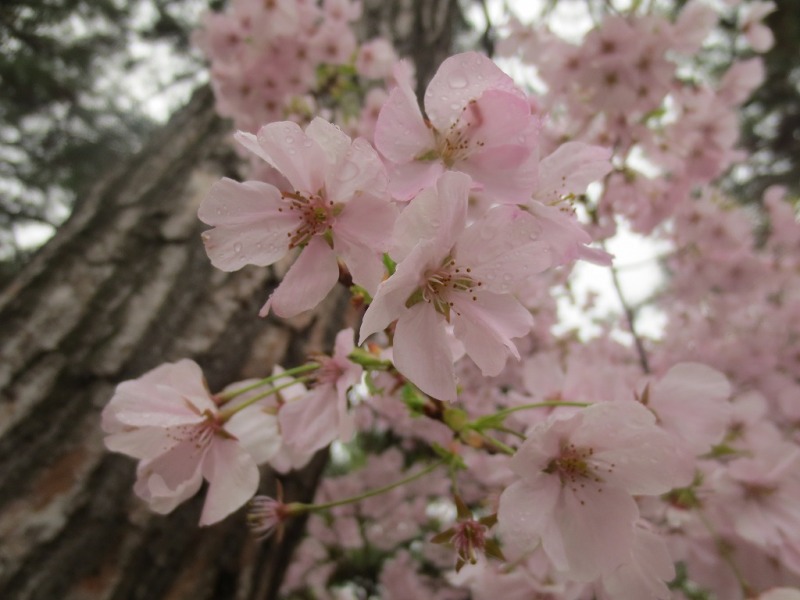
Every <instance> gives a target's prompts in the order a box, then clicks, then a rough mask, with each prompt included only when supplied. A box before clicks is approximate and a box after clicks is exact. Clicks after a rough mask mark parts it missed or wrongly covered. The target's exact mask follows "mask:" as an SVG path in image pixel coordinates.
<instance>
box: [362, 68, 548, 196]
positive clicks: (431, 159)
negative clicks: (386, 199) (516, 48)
mask: <svg viewBox="0 0 800 600" xmlns="http://www.w3.org/2000/svg"><path fill="white" fill-rule="evenodd" d="M395 79H396V81H397V87H396V88H395V89H394V90H392V92H391V94H390V96H389V100H388V101H387V102H386V104H385V106H384V107H383V110H381V114H380V116H379V117H378V123H377V125H376V128H375V146H376V147H377V148H378V150H379V151H380V153H381V154H382V155H383V156H384V157H385V158H386V159H387V160H388V161H389V163H391V165H392V166H393V169H394V172H393V177H392V181H391V191H392V194H393V195H394V196H395V197H396V198H398V199H400V200H410V199H411V198H413V197H414V196H415V195H416V194H417V192H419V191H420V190H421V189H423V188H425V187H428V186H430V185H432V184H433V183H434V181H436V178H437V177H438V176H439V175H440V174H441V173H442V172H444V171H445V170H446V169H452V170H456V171H463V172H464V173H467V174H469V175H470V176H471V177H472V179H473V181H474V182H475V185H476V187H477V188H478V189H480V190H482V191H483V192H484V193H485V194H486V195H487V196H489V197H490V199H492V200H495V201H498V202H509V203H514V202H519V203H523V202H525V201H526V200H527V199H528V198H529V197H530V193H531V190H532V189H533V187H534V185H535V183H536V175H537V170H536V163H537V158H538V155H537V140H538V123H537V121H536V120H535V119H534V118H533V117H532V116H531V110H530V105H529V103H528V99H527V97H526V96H525V94H524V93H523V92H522V91H521V90H520V89H519V88H518V87H517V86H516V85H515V84H514V82H513V81H512V79H511V78H510V77H509V76H508V75H506V74H505V73H503V72H502V71H501V70H500V69H499V68H498V67H497V65H495V64H494V63H493V62H492V61H491V60H490V59H488V58H486V57H485V56H482V55H480V54H477V53H475V52H466V53H463V54H457V55H455V56H451V57H450V58H448V59H447V60H445V61H444V62H443V63H442V65H441V66H440V67H439V70H438V71H437V72H436V74H435V75H434V76H433V79H432V80H431V82H430V84H429V85H428V89H427V90H426V92H425V112H426V113H427V117H428V118H427V120H426V119H424V118H423V116H422V113H421V112H420V110H419V106H418V104H417V98H416V95H415V94H414V91H413V89H412V85H411V77H410V73H409V71H408V68H407V66H401V67H400V68H397V69H396V70H395Z"/></svg>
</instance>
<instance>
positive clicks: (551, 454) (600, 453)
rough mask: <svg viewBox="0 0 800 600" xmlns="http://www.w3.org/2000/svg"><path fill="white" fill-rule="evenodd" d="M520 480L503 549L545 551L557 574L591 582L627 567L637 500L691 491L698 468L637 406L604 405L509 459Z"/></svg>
mask: <svg viewBox="0 0 800 600" xmlns="http://www.w3.org/2000/svg"><path fill="white" fill-rule="evenodd" d="M511 468H512V470H513V471H514V472H515V473H516V474H517V475H518V476H519V477H520V479H519V481H517V482H515V483H514V484H512V485H511V486H509V487H508V488H506V490H505V491H504V492H503V494H502V496H501V497H500V507H499V509H498V513H497V517H498V526H499V532H500V535H501V537H502V539H503V542H504V548H507V549H508V550H509V552H511V551H513V553H514V554H517V555H519V554H523V553H525V552H528V551H531V550H533V549H534V548H536V546H537V545H539V544H542V547H543V548H544V551H545V552H546V553H547V556H548V557H549V558H550V560H552V561H553V564H554V565H555V567H556V568H557V569H559V570H562V571H565V572H567V573H568V574H569V577H570V578H571V579H575V580H579V581H591V580H593V579H596V578H597V577H599V576H602V575H606V574H608V573H610V572H611V571H612V570H613V569H615V568H617V567H619V566H620V565H621V564H623V563H624V562H625V561H626V560H627V559H628V556H629V555H630V552H631V549H632V545H633V543H634V527H633V526H634V524H635V523H636V521H637V519H638V517H639V511H638V509H637V506H636V502H635V501H634V498H633V496H634V495H655V494H662V493H664V492H667V491H669V490H670V489H672V488H673V487H680V486H683V485H686V484H688V483H689V482H690V481H691V477H692V461H691V459H690V457H689V456H688V455H686V454H684V453H683V452H682V451H681V450H680V449H679V447H678V444H677V443H676V440H675V439H674V438H672V437H671V436H670V435H669V434H667V433H666V432H664V431H663V430H661V429H659V428H658V427H657V426H656V423H655V417H654V416H653V414H652V413H650V412H649V411H648V410H647V409H645V408H644V407H642V406H641V405H640V404H638V403H635V402H611V403H600V404H596V405H593V406H590V407H589V408H586V409H584V410H581V411H579V412H576V413H575V414H573V415H572V416H570V417H567V418H551V419H549V420H548V421H547V422H545V423H542V424H540V425H537V426H536V427H534V428H533V430H532V431H531V432H530V433H529V434H528V436H527V440H526V441H525V443H523V444H522V446H520V448H519V449H518V450H517V453H516V454H515V455H514V457H513V458H512V459H511Z"/></svg>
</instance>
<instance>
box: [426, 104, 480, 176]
mask: <svg viewBox="0 0 800 600" xmlns="http://www.w3.org/2000/svg"><path fill="white" fill-rule="evenodd" d="M482 123H483V115H481V112H480V109H479V108H478V104H477V102H475V101H474V100H473V101H472V102H470V103H469V104H467V106H465V107H464V111H463V112H462V113H461V115H460V116H459V117H458V119H456V121H455V122H454V123H453V124H452V125H450V127H449V128H448V129H447V131H446V132H444V133H442V132H439V131H437V130H435V129H434V135H435V137H436V150H437V152H438V153H439V156H440V157H441V159H442V162H444V164H445V165H447V167H448V168H450V167H452V166H453V165H454V164H456V163H457V162H460V161H463V160H466V159H468V158H469V157H470V155H471V154H472V153H473V152H474V151H475V150H477V149H480V148H481V147H483V146H484V145H485V142H483V141H481V140H476V139H474V137H475V129H476V128H478V127H480V125H481V124H482Z"/></svg>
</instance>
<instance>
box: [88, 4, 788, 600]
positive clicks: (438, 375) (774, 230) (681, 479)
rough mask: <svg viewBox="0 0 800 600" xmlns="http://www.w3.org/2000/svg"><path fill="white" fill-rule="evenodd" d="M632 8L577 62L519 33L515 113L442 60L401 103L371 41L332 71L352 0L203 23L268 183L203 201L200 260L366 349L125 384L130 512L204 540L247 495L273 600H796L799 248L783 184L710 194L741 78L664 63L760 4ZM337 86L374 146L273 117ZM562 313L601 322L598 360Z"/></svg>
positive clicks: (345, 46) (319, 120) (524, 29)
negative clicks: (274, 579)
mask: <svg viewBox="0 0 800 600" xmlns="http://www.w3.org/2000/svg"><path fill="white" fill-rule="evenodd" d="M607 4H608V6H613V5H614V3H607ZM657 5H658V3H639V2H634V3H631V6H630V7H629V8H627V9H625V10H624V11H610V12H609V13H608V14H605V16H604V17H603V18H599V17H597V15H595V17H596V22H595V24H594V25H593V26H592V28H591V29H590V30H589V31H588V32H587V33H586V35H585V36H584V37H583V39H582V40H581V41H580V42H576V41H575V40H572V41H566V40H564V39H561V38H560V37H558V36H557V35H556V34H555V33H553V30H552V29H549V28H547V27H531V26H524V25H522V24H521V23H520V22H519V21H512V22H510V23H509V26H508V30H509V33H508V35H507V36H506V38H505V39H504V40H502V41H501V43H500V44H499V49H500V51H501V52H502V53H503V54H505V55H509V56H510V55H516V56H519V57H521V60H522V61H523V63H525V64H527V65H529V66H532V67H535V69H536V73H537V75H538V78H539V80H540V81H541V83H543V84H544V86H545V89H544V90H543V93H542V95H541V96H539V97H536V98H533V97H530V96H529V95H528V93H527V92H526V90H525V89H523V88H522V87H520V86H519V85H518V84H517V83H515V81H514V80H512V79H511V77H509V76H508V75H506V74H505V73H504V72H503V71H502V70H501V69H500V68H499V67H498V66H497V65H496V64H495V63H494V62H492V61H491V60H490V59H489V58H487V57H485V56H483V55H481V54H479V53H476V52H465V53H462V54H457V55H455V56H452V57H450V58H448V59H446V60H445V61H444V62H443V63H442V64H441V66H440V67H439V70H438V71H437V72H436V74H435V75H434V76H433V78H432V79H431V81H430V83H429V84H428V87H427V90H426V92H425V94H424V97H423V99H422V103H420V102H419V101H418V98H417V97H416V95H415V93H414V91H413V90H414V88H415V84H414V81H413V76H412V68H411V66H410V65H409V64H408V63H406V62H404V61H401V62H397V61H396V60H395V57H394V54H393V51H392V50H391V48H390V47H388V46H387V45H386V44H385V43H384V42H380V41H373V42H370V43H368V44H365V45H363V46H361V47H360V49H357V46H356V44H355V42H354V39H355V38H354V37H352V34H351V33H350V32H349V29H348V27H347V23H349V22H350V21H352V20H354V19H355V18H356V17H357V16H358V11H359V8H358V6H357V4H356V3H353V2H350V1H349V0H326V1H325V2H323V3H322V4H321V5H320V6H318V5H317V4H316V3H311V2H307V1H302V0H278V1H277V2H267V3H260V2H255V1H249V0H241V1H237V2H234V3H232V5H231V8H230V9H229V12H228V13H226V14H225V15H215V16H210V17H208V20H207V22H206V28H205V30H204V33H202V34H201V35H200V43H201V45H202V46H203V47H204V48H205V49H206V51H207V52H208V54H209V55H210V56H212V73H213V81H214V85H215V88H216V92H217V95H218V96H217V97H218V102H219V105H220V110H221V111H222V112H223V113H224V114H228V115H234V116H235V118H236V120H237V126H238V127H239V128H240V129H241V131H240V132H239V133H238V134H236V139H237V141H238V142H239V144H240V146H241V149H242V150H243V152H245V153H247V154H248V156H249V158H250V159H251V161H252V162H253V164H254V165H260V166H259V167H258V168H256V169H255V170H254V173H255V175H254V176H253V180H250V181H244V182H239V181H235V180H233V179H227V178H226V179H223V180H221V181H219V182H217V183H216V184H215V185H214V186H213V187H212V189H211V190H210V192H209V194H208V196H207V197H206V198H205V200H204V201H203V203H202V205H201V206H200V208H199V218H200V220H201V221H202V222H203V223H205V224H206V225H208V226H209V227H210V228H209V229H208V230H207V231H206V232H205V233H204V234H203V241H204V243H205V247H206V251H207V253H208V256H209V258H210V260H211V262H212V264H213V265H215V266H216V267H218V268H220V269H222V270H224V271H235V270H238V269H240V268H242V267H244V266H245V265H255V266H257V267H264V268H265V267H270V266H272V265H276V264H277V263H281V264H282V266H283V265H286V266H288V270H286V272H285V276H284V277H283V279H282V281H281V283H280V284H279V285H278V287H277V288H275V289H274V291H272V293H271V295H270V296H269V298H268V299H267V301H266V304H265V305H264V307H263V308H262V310H261V316H262V317H268V318H271V319H274V318H290V317H295V316H297V315H299V314H301V313H303V312H305V311H310V310H313V309H315V308H316V307H317V306H318V305H320V303H322V302H323V300H324V299H325V298H326V297H327V296H328V294H329V293H330V292H331V290H332V289H333V288H334V287H336V286H337V284H340V283H341V284H344V285H345V286H347V287H349V288H350V290H351V292H352V293H353V307H355V308H356V309H357V310H359V311H361V312H360V314H359V317H360V329H359V331H358V334H357V335H356V332H355V331H354V330H353V329H345V330H344V331H341V332H340V333H339V334H338V335H337V336H336V340H335V343H334V348H333V351H332V353H331V355H330V356H327V355H313V356H311V357H310V361H311V362H308V363H306V364H303V365H300V366H297V367H294V368H289V369H286V370H284V369H283V368H281V367H279V366H273V372H272V375H270V376H269V377H266V378H265V379H263V380H248V381H245V382H239V383H237V384H233V385H231V386H229V387H227V388H225V389H224V390H222V391H220V392H219V393H217V394H212V393H210V392H209V391H208V389H207V388H206V386H205V384H204V380H203V376H202V373H201V371H200V368H199V367H198V366H197V365H196V364H195V363H193V362H191V361H188V360H184V361H180V362H178V363H174V364H167V365H162V366H160V367H157V368H156V369H154V370H153V371H151V372H149V373H147V374H145V375H143V376H142V377H141V378H139V379H137V380H135V381H129V382H125V383H122V384H120V385H119V387H118V388H117V391H116V393H115V395H114V397H113V398H112V400H111V402H110V403H109V405H108V407H107V408H106V410H105V412H104V415H103V428H104V430H105V432H106V434H107V438H106V444H107V446H108V447H109V449H111V450H114V451H118V452H122V453H125V454H128V455H130V456H132V457H134V458H135V459H137V460H139V461H140V462H139V467H138V470H137V476H138V478H137V483H136V486H135V492H136V493H137V494H138V495H139V496H140V497H141V498H142V499H144V500H145V501H146V502H147V503H148V504H149V505H150V506H151V507H152V508H153V509H154V510H155V511H157V512H161V513H165V512H169V511H171V510H173V509H175V508H176V507H177V505H178V504H180V503H181V502H183V501H185V500H187V499H188V498H189V497H191V496H193V495H195V494H196V493H197V492H198V491H199V489H200V487H201V485H202V483H203V481H207V482H208V490H207V493H206V500H205V506H204V509H203V513H202V516H201V524H203V525H210V524H212V523H215V522H217V521H219V520H221V519H223V518H225V517H226V516H228V515H229V514H231V513H233V512H234V511H236V510H237V509H239V508H240V507H242V506H243V505H244V504H245V503H247V501H248V500H251V499H252V498H253V497H254V496H255V499H254V500H253V501H252V502H251V505H250V511H249V517H248V520H249V523H250V525H251V528H252V529H253V531H254V532H255V534H256V535H257V536H258V537H265V536H267V535H270V534H271V533H272V532H273V531H274V530H276V529H277V530H278V531H280V529H281V526H282V524H283V522H284V521H286V520H287V519H290V518H292V517H293V516H295V515H298V514H308V515H309V518H308V534H309V535H308V536H307V537H306V538H305V539H304V540H303V541H302V543H301V544H300V547H299V550H298V552H297V556H296V558H295V560H294V562H293V563H292V566H291V567H290V569H289V571H288V574H287V577H286V580H285V581H284V584H283V591H284V592H285V593H287V594H297V595H304V596H309V597H312V596H313V597H315V598H341V597H343V595H346V594H350V596H353V595H358V594H359V593H360V592H361V591H363V595H364V596H365V597H366V596H368V595H370V594H371V595H374V596H380V597H382V598H396V599H401V598H441V599H448V600H456V599H463V598H468V597H469V598H475V599H494V598H497V597H503V598H512V599H514V598H520V599H525V600H528V599H530V598H542V599H545V598H546V599H549V600H556V599H557V600H689V599H694V598H711V597H713V598H717V599H720V600H722V599H725V600H754V599H757V600H795V599H796V598H797V597H798V594H800V592H798V591H797V588H798V586H800V543H798V540H800V511H799V510H798V508H797V499H798V497H800V446H799V445H798V444H800V437H798V433H797V432H798V428H797V424H798V423H800V404H799V403H798V398H799V397H800V354H799V353H798V351H797V348H798V340H800V326H798V323H800V270H798V267H800V259H798V256H800V224H798V221H797V217H796V210H795V207H793V205H792V203H791V202H790V200H791V199H790V198H787V196H786V194H785V191H783V190H781V189H777V188H772V189H770V190H768V192H767V193H766V195H765V197H764V198H763V199H760V200H761V205H762V206H763V211H762V213H761V218H762V221H761V222H754V220H753V213H754V211H753V210H752V209H744V208H741V207H740V206H738V205H735V204H733V203H732V202H731V201H730V200H728V199H727V198H725V196H724V194H723V193H722V192H721V191H720V190H719V189H717V188H716V187H714V185H713V183H712V182H713V180H714V179H715V178H717V177H718V176H719V175H720V174H721V173H722V172H724V171H725V170H726V169H728V168H729V167H730V166H731V165H732V164H734V163H735V161H738V160H740V159H741V158H742V154H741V152H740V151H739V150H737V149H736V137H737V136H736V129H737V122H736V111H737V110H738V108H739V107H740V106H741V105H742V103H744V102H745V101H746V99H747V98H748V96H749V94H750V92H751V91H752V90H753V89H754V88H755V87H756V86H757V85H758V84H759V82H760V81H761V80H762V78H763V76H764V74H763V68H762V66H761V63H760V60H759V59H758V58H752V57H751V58H745V59H743V60H737V61H734V62H733V63H732V64H731V65H730V67H729V68H728V69H727V71H725V72H724V73H722V74H721V75H720V76H718V77H713V76H709V75H707V74H703V72H702V70H701V69H700V68H699V67H698V66H697V64H693V63H691V62H690V61H689V60H688V59H689V58H690V57H691V56H693V55H695V54H696V53H698V52H702V48H703V45H704V44H705V43H707V41H708V39H709V38H710V37H712V36H713V34H712V31H713V30H714V28H715V26H716V24H717V22H718V20H719V19H720V18H722V19H724V20H725V23H726V25H727V27H728V28H729V29H730V28H731V27H736V28H738V29H736V30H735V31H733V33H732V34H731V35H733V36H734V37H733V39H734V43H735V44H736V45H738V46H740V47H742V48H749V49H750V50H755V51H764V50H766V49H768V48H769V47H770V45H771V43H772V39H771V36H770V34H769V30H768V29H767V28H765V26H764V25H762V24H761V20H762V19H763V18H764V16H766V15H767V14H769V12H770V11H771V10H772V9H773V8H774V6H773V4H772V3H771V2H758V1H752V2H748V1H740V2H737V1H736V0H729V1H728V2H727V3H726V4H725V6H720V7H717V8H714V7H712V6H711V5H709V4H706V3H703V2H701V1H698V0H691V1H689V2H686V3H684V4H683V5H682V9H681V10H680V11H679V12H678V13H677V14H676V15H666V14H661V13H660V12H659V10H660V9H659V8H658V6H657ZM265 11H266V12H265ZM598 14H599V13H598ZM323 15H325V18H322V16H323ZM734 24H735V25H734ZM265 55H269V56H270V57H271V59H270V60H269V61H266V60H263V57H264V56H265ZM331 63H334V64H337V65H339V66H340V67H342V66H343V65H344V70H339V71H336V70H333V71H332V70H330V68H329V67H330V64H331ZM351 66H352V67H353V68H354V69H356V70H357V71H358V73H359V75H360V76H363V77H365V78H384V79H386V80H387V81H389V80H390V81H391V88H390V89H389V90H388V92H385V91H382V90H379V89H375V90H373V91H372V92H369V94H365V95H362V96H360V97H359V100H363V101H364V104H365V109H364V112H363V113H362V117H363V116H364V115H366V114H368V113H369V114H370V115H371V116H370V117H369V119H367V120H368V121H369V125H368V126H366V125H365V123H366V120H363V119H362V121H361V123H360V124H359V125H358V126H353V121H352V119H348V118H347V117H346V115H345V112H346V111H345V112H340V111H338V110H336V109H334V110H330V111H327V112H326V113H325V117H322V116H318V117H316V118H311V116H312V115H311V114H310V113H309V114H306V115H304V116H303V117H302V118H299V117H298V115H293V116H290V113H291V110H289V109H287V106H289V105H290V104H291V101H290V100H288V98H290V97H292V96H297V95H298V94H304V93H306V92H304V91H303V90H304V89H306V90H307V89H311V87H313V85H314V79H315V78H316V77H318V76H322V78H323V79H325V78H326V77H327V78H328V80H329V81H328V83H331V84H336V82H337V81H339V80H338V79H337V78H338V77H340V76H341V74H342V73H344V72H345V71H347V69H349V68H350V67H351ZM390 71H391V77H389V73H390ZM316 83H319V81H317V82H316ZM336 85H338V84H336ZM334 87H335V85H334ZM255 91H257V92H258V97H257V99H256V95H254V92H255ZM361 92H363V90H361ZM373 92H374V93H373ZM273 93H274V94H275V95H273V96H268V95H267V94H273ZM334 96H336V94H334ZM265 98H269V100H268V102H274V105H272V108H269V107H268V110H267V111H266V112H265V110H264V107H265V105H264V102H265ZM350 99H352V98H350ZM338 101H339V102H340V103H341V104H346V103H347V102H349V100H346V99H344V97H343V96H342V95H341V94H340V95H339V96H338ZM311 105H312V103H309V104H308V105H307V106H311ZM279 107H282V108H279ZM287 110H288V112H287ZM351 116H352V115H351ZM287 118H288V119H289V120H284V119H287ZM333 121H336V122H337V123H338V125H341V126H342V128H340V127H339V126H338V125H337V124H335V123H334V122H333ZM300 123H302V125H301V124H300ZM362 125H363V127H362ZM345 131H347V133H345ZM373 133H374V135H373ZM351 134H352V135H351ZM262 175H263V177H261V176H262ZM259 177H260V179H259ZM579 215H581V216H582V217H586V218H585V219H583V220H584V221H585V224H584V223H581V222H580V221H579ZM620 226H622V227H626V228H630V229H632V230H634V231H637V232H640V233H643V234H647V235H650V236H651V239H658V240H659V241H660V242H661V244H662V245H663V246H664V247H667V248H668V249H669V250H668V251H667V252H666V254H665V255H664V256H662V257H661V259H662V261H661V262H662V264H663V266H665V267H667V269H668V271H669V279H668V281H667V282H666V283H665V284H664V286H663V289H661V290H659V292H658V294H657V295H655V296H653V298H650V299H648V300H647V302H649V303H650V307H651V308H652V309H654V310H657V311H658V314H659V315H660V318H661V321H662V323H663V324H664V326H663V331H662V333H661V335H660V337H659V338H658V339H655V338H647V337H646V336H644V335H642V334H641V333H640V332H638V330H637V328H638V325H639V322H638V321H637V314H636V312H637V311H636V307H633V306H631V305H630V304H628V303H627V302H626V300H625V298H624V292H623V289H622V286H620V284H619V282H618V278H617V274H618V273H617V271H616V267H614V266H612V260H611V259H612V257H611V255H610V254H608V253H607V252H606V251H605V250H604V249H603V247H602V242H603V241H605V240H608V239H611V236H613V234H614V232H615V230H616V229H617V228H618V227H620ZM593 241H599V242H601V244H595V245H593ZM576 261H583V262H584V263H587V262H591V263H594V264H595V265H600V266H601V267H604V268H606V269H610V270H612V273H613V281H614V283H615V285H616V287H617V291H618V294H619V300H620V301H621V304H622V306H623V309H624V310H623V313H624V316H625V320H624V321H621V320H620V319H619V315H613V314H612V315H611V316H608V317H606V316H602V315H601V316H597V315H598V310H597V308H598V307H597V306H596V303H595V300H594V298H593V297H592V296H591V295H589V296H583V297H581V294H580V293H579V290H578V289H577V288H578V287H580V286H575V285H574V283H575V280H574V278H573V276H572V267H573V265H574V264H576ZM565 307H571V308H572V309H574V310H578V311H581V312H583V313H584V314H591V315H595V316H594V321H593V322H592V325H593V331H592V333H591V335H590V336H588V337H587V336H585V335H582V334H581V333H578V332H576V331H574V330H571V329H569V328H568V327H566V326H565V325H564V324H563V313H562V312H561V311H562V310H563V309H564V308H565ZM587 319H588V317H587ZM356 338H357V339H356ZM328 447H332V448H333V451H332V452H331V453H330V457H331V461H332V468H331V476H329V477H326V478H324V479H323V481H322V483H321V484H320V486H319V488H318V490H317V493H316V498H315V499H314V503H313V504H304V503H300V502H296V501H294V500H296V499H287V501H286V502H284V499H283V498H282V496H281V495H280V493H279V495H278V498H277V499H273V498H270V497H267V496H261V495H259V496H256V493H257V488H258V485H259V470H258V468H259V466H261V465H269V466H270V467H271V468H272V469H274V470H277V471H278V472H281V473H287V472H288V471H290V470H292V469H298V468H301V467H302V466H303V465H305V464H306V463H308V461H309V460H310V459H311V457H312V456H313V455H314V454H315V453H317V452H319V451H320V450H324V449H326V448H328ZM423 462H424V463H426V465H427V466H424V467H423V466H420V464H419V463H423ZM445 471H446V472H445ZM430 542H434V543H430ZM364 565H367V567H365V566H364ZM454 566H455V570H454V569H453V567H454ZM348 567H351V568H348ZM354 569H357V570H358V571H357V572H358V573H359V574H360V575H359V578H357V579H353V578H350V579H347V578H345V576H344V575H343V574H346V573H352V572H356V571H355V570H354ZM366 571H368V572H366ZM437 573H438V574H439V577H434V576H433V575H434V574H437ZM359 587H361V588H363V589H361V590H358V589H357V588H359ZM354 590H356V591H354ZM350 596H348V597H350Z"/></svg>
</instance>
